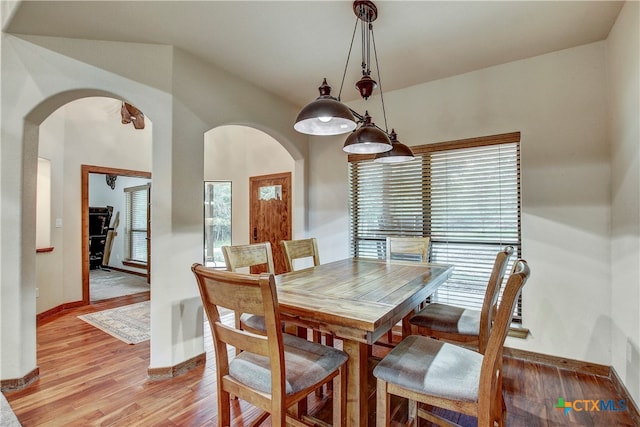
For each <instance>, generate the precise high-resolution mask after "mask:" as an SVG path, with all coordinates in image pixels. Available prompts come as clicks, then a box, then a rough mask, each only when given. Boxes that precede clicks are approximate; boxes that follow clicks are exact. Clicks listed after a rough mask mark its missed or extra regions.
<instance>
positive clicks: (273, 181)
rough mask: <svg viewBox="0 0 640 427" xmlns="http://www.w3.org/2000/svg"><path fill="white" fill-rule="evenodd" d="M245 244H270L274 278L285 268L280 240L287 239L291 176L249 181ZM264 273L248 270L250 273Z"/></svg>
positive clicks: (265, 177) (259, 269) (259, 177)
mask: <svg viewBox="0 0 640 427" xmlns="http://www.w3.org/2000/svg"><path fill="white" fill-rule="evenodd" d="M249 194H250V206H249V210H250V212H249V233H250V235H249V242H250V243H260V242H270V243H271V249H272V250H273V263H274V266H275V270H276V274H280V273H284V272H285V271H286V266H285V262H284V255H283V253H282V249H281V248H280V241H281V240H290V239H291V172H284V173H277V174H272V175H262V176H253V177H250V178H249ZM262 271H265V268H262V267H261V266H258V267H251V273H254V274H255V273H260V272H262Z"/></svg>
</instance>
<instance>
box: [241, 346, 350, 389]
mask: <svg viewBox="0 0 640 427" xmlns="http://www.w3.org/2000/svg"><path fill="white" fill-rule="evenodd" d="M282 340H283V343H284V364H285V366H286V373H285V377H286V382H285V387H286V390H285V391H286V393H287V394H294V393H297V392H299V391H300V390H305V389H307V388H309V387H311V386H312V385H314V384H317V383H318V382H320V381H321V380H322V379H323V378H325V377H327V376H328V375H330V374H332V373H333V372H335V371H337V370H338V369H339V368H340V366H342V365H343V364H344V363H345V362H346V361H347V354H346V353H344V352H343V351H340V350H337V349H335V348H333V347H329V346H326V345H322V344H318V343H314V342H312V341H308V340H305V339H303V338H298V337H296V336H293V335H289V334H283V335H282ZM270 363H271V362H270V361H269V358H268V357H265V356H260V355H257V354H253V353H250V352H247V351H243V352H242V353H240V354H239V355H238V356H237V357H236V358H235V359H233V360H232V361H231V362H230V363H229V375H230V376H231V377H233V378H235V379H236V380H237V381H239V382H241V383H243V384H246V385H248V386H250V387H252V388H254V389H256V390H259V391H262V392H264V393H270V392H271V370H270Z"/></svg>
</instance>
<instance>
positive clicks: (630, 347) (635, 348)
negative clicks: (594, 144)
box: [607, 1, 640, 402]
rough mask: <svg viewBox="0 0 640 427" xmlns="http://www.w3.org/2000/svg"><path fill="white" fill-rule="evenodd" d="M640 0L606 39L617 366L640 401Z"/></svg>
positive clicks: (614, 358) (626, 7) (613, 342)
mask: <svg viewBox="0 0 640 427" xmlns="http://www.w3.org/2000/svg"><path fill="white" fill-rule="evenodd" d="M639 28H640V3H638V2H635V1H634V2H626V3H625V5H624V7H623V9H622V11H621V12H620V15H619V16H618V19H617V21H616V24H615V26H614V27H613V29H612V30H611V33H610V34H609V38H608V40H607V59H608V61H607V63H608V65H609V69H608V72H609V74H608V77H609V78H608V84H609V117H610V120H611V124H610V139H611V152H612V160H611V171H612V175H611V177H612V178H611V184H612V185H611V188H612V194H611V198H612V221H611V223H612V224H611V271H612V288H611V295H612V298H611V317H612V320H613V322H612V330H611V350H612V365H613V367H614V368H615V369H616V372H617V373H618V375H619V376H620V378H622V380H623V381H624V383H625V385H626V387H627V389H628V390H629V392H630V393H631V395H632V396H633V398H634V399H635V401H636V402H640V309H639V307H640V159H639V156H640V106H639V103H640V84H639V80H640V65H639V63H640V60H639V59H638V57H639V52H640V30H639Z"/></svg>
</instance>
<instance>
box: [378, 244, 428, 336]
mask: <svg viewBox="0 0 640 427" xmlns="http://www.w3.org/2000/svg"><path fill="white" fill-rule="evenodd" d="M430 243H431V238H429V237H401V236H393V237H391V236H387V240H386V246H387V251H386V257H387V260H394V259H395V260H402V261H416V262H428V261H429V252H430V249H431V244H430ZM404 322H406V320H404ZM396 327H398V328H399V329H401V330H402V322H401V323H399V324H397V325H396ZM387 341H388V343H389V344H391V345H393V328H391V329H389V332H387Z"/></svg>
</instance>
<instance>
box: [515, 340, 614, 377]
mask: <svg viewBox="0 0 640 427" xmlns="http://www.w3.org/2000/svg"><path fill="white" fill-rule="evenodd" d="M503 355H504V356H505V357H509V358H511V359H519V360H525V361H527V362H533V363H539V364H542V365H549V366H554V367H556V368H560V369H566V370H569V371H577V372H582V373H586V374H592V375H597V376H599V377H607V378H609V377H610V376H611V366H606V365H599V364H597V363H589V362H584V361H582V360H575V359H567V358H565V357H558V356H551V355H548V354H542V353H535V352H533V351H527V350H520V349H517V348H511V347H504V350H503Z"/></svg>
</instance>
